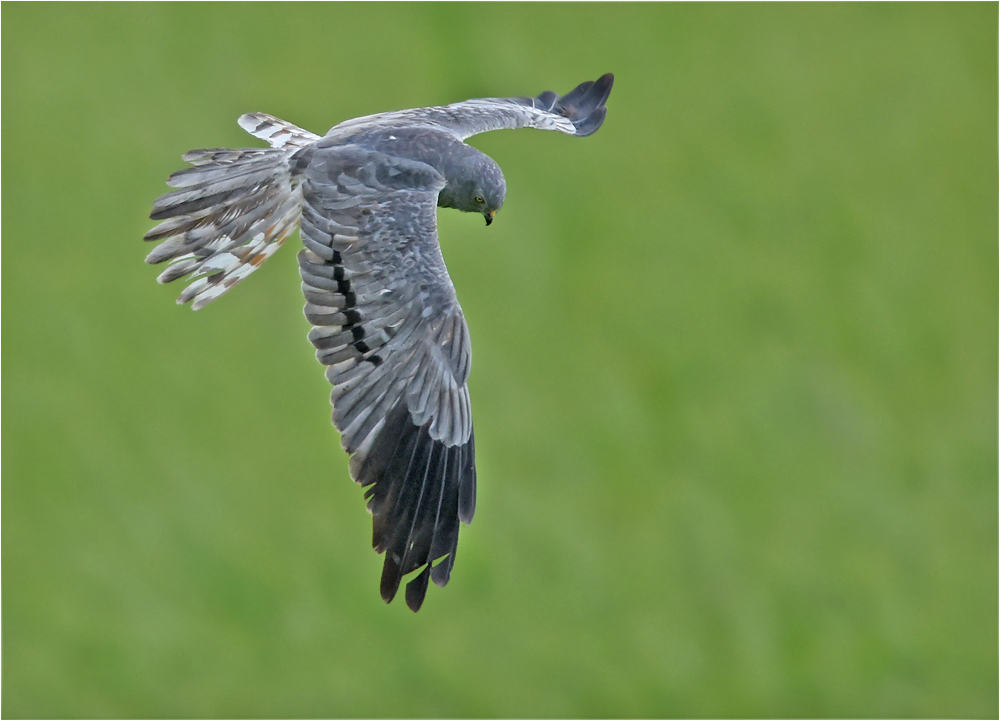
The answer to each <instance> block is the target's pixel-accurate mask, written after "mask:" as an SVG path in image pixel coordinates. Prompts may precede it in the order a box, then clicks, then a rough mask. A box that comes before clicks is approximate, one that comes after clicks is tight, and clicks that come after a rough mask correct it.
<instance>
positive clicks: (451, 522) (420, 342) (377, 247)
mask: <svg viewBox="0 0 1000 721" xmlns="http://www.w3.org/2000/svg"><path fill="white" fill-rule="evenodd" d="M305 153H307V155H304V156H303V157H302V158H301V162H302V163H304V164H307V168H306V170H305V180H304V182H303V201H304V202H303V212H302V220H301V232H302V241H303V244H304V245H305V249H304V250H303V251H302V252H301V253H300V254H299V268H300V272H301V275H302V290H303V292H304V293H305V296H306V301H307V302H306V306H305V314H306V318H307V319H308V320H309V322H310V323H312V325H313V328H312V330H311V331H310V333H309V339H310V340H311V341H312V342H313V344H314V345H315V346H316V349H317V350H316V357H317V359H318V360H319V361H320V363H322V364H323V365H325V366H327V371H326V376H327V378H328V379H329V381H330V382H331V383H332V384H333V392H332V395H331V400H332V403H333V422H334V425H336V427H337V429H338V430H339V431H340V433H341V438H342V444H343V447H344V449H345V450H346V451H347V452H348V453H349V454H350V456H351V459H350V469H351V475H352V476H353V477H354V479H355V480H356V481H357V482H358V483H360V484H361V485H362V486H366V487H369V490H368V492H367V493H366V497H367V498H369V503H368V508H369V510H370V511H371V513H372V515H373V517H374V518H373V539H372V542H373V545H374V547H375V549H376V550H377V551H378V552H379V553H382V552H385V554H386V558H385V563H384V567H383V573H382V584H381V591H382V597H383V599H385V601H386V602H388V601H390V600H392V598H393V596H394V595H395V593H396V591H397V590H398V588H399V584H400V580H401V579H402V577H403V576H404V575H405V574H407V573H409V572H411V571H414V570H416V569H418V568H420V567H421V566H425V568H424V570H423V571H422V572H421V573H420V574H419V575H418V576H416V577H415V578H414V579H413V580H412V581H410V582H409V584H408V585H407V590H406V602H407V605H408V606H410V608H412V609H413V610H417V609H419V608H420V604H421V603H422V602H423V599H424V594H425V593H426V591H427V582H428V580H429V579H433V580H434V582H435V583H436V584H438V585H441V586H443V585H445V583H447V582H448V578H449V576H450V573H451V567H452V565H453V564H454V561H455V549H456V547H457V544H458V529H459V520H461V521H463V522H465V523H468V522H470V521H471V520H472V514H473V512H474V509H475V448H474V441H473V429H472V413H471V409H470V405H469V391H468V387H467V385H466V380H467V378H468V375H469V369H470V365H471V346H470V344H469V332H468V327H467V326H466V323H465V318H464V316H463V315H462V310H461V308H460V306H459V304H458V300H457V299H456V297H455V291H454V287H453V286H452V284H451V280H450V278H449V277H448V273H447V270H446V268H445V265H444V260H443V258H442V257H441V251H440V247H439V246H438V241H437V215H436V208H437V196H438V193H439V192H440V190H441V188H442V187H443V186H444V179H443V178H442V176H441V175H440V174H439V173H438V172H437V171H436V170H435V169H434V168H432V167H431V166H429V165H426V164H424V163H420V162H417V161H412V160H405V159H400V158H392V157H388V156H386V155H384V154H382V153H379V152H376V151H372V150H368V149H364V148H361V147H358V146H351V145H348V146H336V145H333V144H327V146H326V147H324V143H323V142H321V143H318V144H317V145H316V146H314V147H312V148H309V149H308V150H307V151H305ZM435 562H437V563H436V565H435Z"/></svg>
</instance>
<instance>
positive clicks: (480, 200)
mask: <svg viewBox="0 0 1000 721" xmlns="http://www.w3.org/2000/svg"><path fill="white" fill-rule="evenodd" d="M474 200H475V201H476V202H477V203H485V202H486V201H485V200H483V199H482V198H481V197H480V196H478V195H477V196H476V197H475V198H474Z"/></svg>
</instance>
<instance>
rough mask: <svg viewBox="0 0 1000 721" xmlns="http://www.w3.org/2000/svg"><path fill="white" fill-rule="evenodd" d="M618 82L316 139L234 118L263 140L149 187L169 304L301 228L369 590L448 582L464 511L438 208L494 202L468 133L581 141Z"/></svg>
mask: <svg viewBox="0 0 1000 721" xmlns="http://www.w3.org/2000/svg"><path fill="white" fill-rule="evenodd" d="M611 84H612V77H611V76H610V75H605V76H604V77H602V78H600V79H599V80H597V81H596V82H590V83H584V84H582V85H580V86H579V87H577V88H576V89H575V90H574V91H573V92H571V93H569V94H567V95H566V96H564V97H562V98H560V97H559V96H557V95H556V94H555V93H551V92H548V93H543V94H542V95H540V96H538V97H537V98H508V99H495V98H487V99H483V100H470V101H466V102H464V103H456V104H454V105H449V106H443V107H432V108H417V109H413V110H402V111H396V112H391V113H383V114H380V115H374V116H368V117H365V118H356V119H353V120H348V121H346V122H344V123H341V124H340V125H337V126H335V127H334V128H332V129H331V130H330V132H329V133H327V135H326V136H324V137H322V138H320V137H319V136H317V135H314V134H313V133H310V132H308V131H305V130H303V129H301V128H298V127H296V126H294V125H291V124H290V123H286V122H285V121H282V120H279V119H277V118H274V117H272V116H269V115H265V114H261V113H257V114H251V115H244V116H243V117H241V118H240V125H241V126H242V127H243V128H244V129H245V130H247V131H248V132H250V133H251V134H252V135H254V136H256V137H258V138H261V139H263V140H267V141H268V143H270V145H271V146H272V147H271V148H268V149H246V150H227V149H215V150H196V151H191V152H190V153H188V154H186V155H185V156H184V159H185V160H187V161H188V162H190V163H191V164H192V165H194V167H193V168H190V169H187V170H182V171H180V172H178V173H175V174H174V175H172V176H171V178H170V179H169V180H168V183H169V184H170V185H172V186H173V187H175V188H177V190H175V191H174V192H173V193H170V194H168V195H165V196H163V197H161V198H160V199H158V200H157V201H156V203H154V206H153V213H152V214H151V217H152V218H153V219H155V220H162V221H163V222H161V223H160V225H158V226H157V227H156V228H153V229H152V230H151V231H150V232H149V233H147V234H146V239H147V240H162V241H163V242H162V243H161V244H160V245H159V246H157V247H156V248H155V249H154V250H153V251H152V253H150V254H149V256H148V257H147V261H148V262H150V263H159V262H162V261H167V260H169V261H171V264H170V266H169V267H168V268H167V269H166V271H164V272H163V273H162V274H161V275H160V277H159V280H160V281H161V282H169V281H171V280H175V279H176V278H179V277H183V276H185V275H189V274H190V275H191V277H192V278H195V280H194V282H193V283H191V284H190V285H189V286H188V287H187V288H185V289H184V291H183V292H182V294H181V296H180V298H179V300H178V302H181V303H184V302H188V301H190V302H192V305H193V307H194V308H195V309H198V308H201V307H203V306H204V305H206V304H207V303H209V302H211V301H212V300H214V299H215V298H218V297H219V296H220V295H222V294H223V293H225V292H226V291H227V290H228V289H229V288H231V287H232V286H233V285H235V284H236V283H238V282H239V281H240V280H242V279H243V278H245V277H247V276H248V275H249V274H250V273H252V272H253V271H254V270H255V269H256V268H257V267H259V266H260V264H261V263H263V261H264V260H266V259H267V258H268V257H270V255H271V254H273V253H274V251H275V250H277V248H278V247H279V246H280V245H281V244H282V243H283V242H284V240H285V239H286V238H287V237H288V235H290V234H291V232H293V231H294V229H295V228H296V227H297V226H298V227H300V230H301V236H302V242H303V245H304V246H305V247H304V249H303V250H302V251H300V253H299V270H300V274H301V277H302V290H303V293H304V294H305V298H306V306H305V315H306V318H307V319H308V320H309V322H310V323H311V324H312V325H313V328H312V330H311V331H310V332H309V339H310V340H311V341H312V343H313V345H314V346H315V347H316V357H317V359H318V360H319V361H320V363H322V364H323V365H324V366H326V377H327V379H328V380H329V381H330V382H331V384H332V385H333V392H332V395H331V401H332V403H333V423H334V425H335V426H336V427H337V429H338V430H339V431H340V433H341V440H342V445H343V447H344V449H345V450H346V451H347V452H348V453H349V454H350V470H351V475H352V477H353V478H354V479H355V480H356V481H357V482H358V483H359V484H361V485H362V486H365V487H367V488H368V491H367V493H366V498H368V499H369V501H368V509H369V510H370V511H371V513H372V515H373V546H374V547H375V549H376V550H377V551H378V552H379V553H382V552H385V554H386V558H385V563H384V566H383V573H382V584H381V592H382V597H383V599H385V601H386V602H388V601H391V600H392V598H393V597H394V595H395V594H396V591H397V590H398V588H399V584H400V581H401V579H402V577H403V576H404V575H406V574H407V573H410V572H411V571H414V570H417V569H419V568H421V567H422V566H423V567H424V569H423V571H422V572H421V573H420V574H418V575H417V576H416V577H415V578H414V579H413V580H411V581H410V582H409V583H408V584H407V590H406V601H407V605H409V606H410V608H412V609H413V610H414V611H416V610H418V609H419V608H420V605H421V604H422V602H423V599H424V595H425V593H426V590H427V585H428V581H429V580H433V581H434V582H435V583H437V584H438V585H441V586H443V585H445V584H446V583H447V582H448V579H449V577H450V574H451V568H452V566H453V564H454V561H455V551H456V548H457V544H458V529H459V521H462V522H464V523H469V522H471V520H472V516H473V513H474V511H475V499H476V468H475V441H474V435H473V426H472V412H471V407H470V404H469V392H468V386H467V381H468V377H469V371H470V368H471V345H470V342H469V331H468V327H467V325H466V323H465V318H464V316H463V314H462V309H461V307H460V306H459V303H458V299H457V296H456V294H455V288H454V286H453V285H452V283H451V279H450V277H449V276H448V271H447V269H446V267H445V264H444V259H443V258H442V256H441V249H440V246H439V244H438V240H437V213H436V208H437V206H439V205H440V206H442V207H452V208H457V209H459V210H463V211H467V212H480V213H482V214H483V216H484V217H485V219H486V222H487V224H489V223H490V222H491V221H492V219H493V216H494V214H495V213H496V211H497V210H498V209H499V208H500V206H501V205H502V204H503V200H504V194H505V192H506V185H505V182H504V177H503V173H502V172H501V171H500V168H499V166H497V164H496V163H495V162H494V161H493V160H492V159H491V158H489V157H488V156H487V155H485V154H483V153H481V152H480V151H478V150H476V149H475V148H473V147H471V146H469V145H467V144H466V143H465V142H464V140H465V138H467V137H469V136H470V135H474V134H476V133H479V132H485V131H487V130H493V129H499V128H504V127H509V128H516V127H538V128H543V129H552V130H559V131H561V132H565V133H568V134H573V135H589V134H590V133H593V132H594V131H596V130H597V128H598V127H600V125H601V123H602V122H603V120H604V115H605V113H606V108H605V105H604V103H605V101H606V100H607V97H608V94H609V93H610V91H611Z"/></svg>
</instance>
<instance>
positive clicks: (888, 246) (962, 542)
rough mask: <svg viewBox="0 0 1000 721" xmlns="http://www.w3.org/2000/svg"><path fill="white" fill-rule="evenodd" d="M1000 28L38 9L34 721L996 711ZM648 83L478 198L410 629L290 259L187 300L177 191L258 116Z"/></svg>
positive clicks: (7, 504) (521, 136) (24, 550)
mask: <svg viewBox="0 0 1000 721" xmlns="http://www.w3.org/2000/svg"><path fill="white" fill-rule="evenodd" d="M997 21H998V16H997V5H996V4H994V3H989V4H977V5H960V4H948V5H935V4H921V5H905V4H893V5H849V6H845V5H830V4H823V5H807V6H803V5H792V4H781V5H749V6H747V5H739V6H736V5H718V4H708V5H701V4H699V5H653V4H644V5H627V4H613V5H599V4H587V5H569V4H559V5H517V6H513V5H511V6H508V5H500V6H494V5H482V4H476V5H440V6H437V5H430V6H428V5H400V6H396V5H365V6H357V5H344V4H332V5H320V4H309V5H268V4H253V5H238V4H225V5H201V4H198V5H185V4H179V5H169V6H164V5H155V4H153V5H150V4H137V5H115V6H108V5H86V6H79V5H73V6H68V5H66V6H60V5H48V4H46V5H31V4H28V5H23V4H14V5H12V4H5V5H4V6H3V10H2V32H3V43H2V53H3V55H2V60H3V63H2V67H3V86H2V92H3V117H2V122H3V156H2V163H3V165H2V170H3V258H2V259H3V266H2V268H3V285H2V300H3V325H2V336H3V337H2V340H3V344H2V352H3V391H4V393H3V499H2V500H3V510H2V514H3V517H2V520H3V531H2V532H3V579H2V581H3V707H2V713H3V715H4V716H5V717H8V718H11V717H24V716H47V717H76V716H96V717H104V716H127V717H145V716H168V717H169V716H174V717H188V716H195V717H211V716H242V717H257V716H278V717H309V716H312V717H316V716H328V717H329V716H333V717H337V716H348V717H373V716H383V717H385V716H387V717H421V716H431V717H439V716H446V717H449V716H472V717H489V716H506V717H524V716H529V717H565V716H573V717H598V716H616V717H636V716H757V715H764V716H834V717H837V716H841V717H843V716H866V717H885V716H904V717H907V716H915V717H922V716H972V717H980V716H981V717H994V718H995V717H996V715H997V713H998V697H997V694H998V691H997V688H998V668H997V658H998V656H997V636H998V628H997V604H998V598H997V584H998V578H997V568H998V557H997V534H998V528H997V503H998V497H997V437H998V428H997V390H998V389H997V347H998V338H997V327H998V316H997V263H998V257H997V256H998V253H997V248H998V245H997V227H998V217H997V197H998V182H997V165H998V156H997ZM609 71H611V72H614V73H615V74H616V85H615V88H614V91H613V92H612V94H611V98H610V100H609V102H608V107H609V112H608V118H607V121H606V123H605V125H604V127H603V128H601V130H600V131H599V132H598V133H597V134H596V135H594V136H593V137H590V138H586V139H582V140H581V139H576V138H571V137H567V136H564V135H561V134H558V133H542V132H528V131H523V132H516V133H515V132H502V133H493V134H489V135H485V136H480V137H477V138H475V139H474V140H473V143H474V144H475V145H476V146H477V147H479V148H480V149H482V150H484V151H485V152H487V153H489V154H490V155H491V156H492V157H494V158H495V159H496V160H497V161H498V162H499V163H500V165H501V166H502V167H503V169H504V172H505V174H506V177H507V183H508V188H509V192H508V195H507V202H506V205H505V206H504V208H503V210H502V211H501V213H500V214H499V215H498V216H497V222H496V223H494V224H493V226H492V227H490V228H489V229H487V228H485V227H484V225H483V222H482V219H481V218H478V217H472V216H465V215H461V214H459V213H456V212H453V211H441V212H440V226H441V236H442V245H443V247H444V253H445V256H446V258H447V262H448V266H449V268H450V271H451V273H452V276H453V278H454V281H455V285H456V286H457V288H458V292H459V296H460V298H461V301H462V304H463V307H464V309H465V312H466V315H467V317H468V321H469V325H470V327H471V330H472V335H473V339H474V347H475V362H474V366H473V373H472V378H471V392H472V398H473V404H474V408H475V413H476V431H477V434H476V441H477V444H476V445H477V451H478V460H479V478H480V493H479V506H478V514H477V516H476V519H475V522H474V523H473V525H472V526H470V527H468V528H465V529H464V530H463V532H462V540H461V544H460V545H461V548H460V552H459V555H458V562H457V564H456V567H455V573H454V575H453V577H452V582H451V584H450V585H449V586H448V587H447V588H446V589H438V588H436V587H432V588H431V590H430V592H429V594H428V598H427V603H426V604H425V605H424V608H423V610H422V611H421V612H420V613H419V614H418V615H414V614H412V613H411V612H410V611H409V610H408V609H407V608H406V607H405V605H404V604H403V603H402V602H401V599H398V600H397V601H396V602H395V603H393V604H392V605H391V606H388V607H386V606H385V605H384V604H383V603H382V601H381V600H380V598H379V595H378V578H379V575H380V569H381V559H380V558H379V557H377V556H376V555H375V554H374V553H373V552H372V550H371V547H370V532H371V531H370V523H371V522H370V517H369V516H368V514H367V513H366V512H365V509H364V503H363V500H362V491H361V489H359V488H358V487H357V486H355V485H354V484H353V483H352V482H351V481H350V479H349V477H348V474H347V464H346V457H345V455H344V453H343V452H342V451H341V450H340V447H339V440H338V437H337V435H336V432H335V431H334V430H333V428H332V427H331V425H330V423H329V413H330V411H329V405H328V393H329V388H328V386H327V383H326V381H325V380H324V378H323V374H322V372H321V368H320V367H319V366H318V364H317V363H316V361H315V359H314V358H313V353H312V348H311V346H310V344H309V343H308V341H307V340H306V338H305V334H306V331H307V323H306V321H305V319H304V318H303V316H302V312H301V307H302V303H303V301H302V298H301V296H300V290H299V280H298V274H297V269H296V263H295V257H294V256H295V249H294V247H289V248H287V249H285V250H282V251H281V252H280V253H278V255H277V256H275V258H274V259H272V260H271V261H270V262H268V263H267V265H266V267H265V268H263V269H262V270H261V271H260V272H259V273H257V274H255V275H254V276H253V278H252V279H251V280H250V281H249V282H247V283H245V284H242V285H240V286H239V288H237V289H235V290H234V291H233V292H231V293H229V294H228V295H226V296H225V297H224V298H223V299H221V300H219V301H217V302H216V303H214V304H212V305H211V306H210V307H208V308H206V309H205V310H203V311H200V312H198V313H192V312H191V311H190V310H189V309H188V308H187V307H178V306H176V305H175V304H174V299H175V297H176V295H177V294H178V293H179V291H180V287H181V286H180V284H176V283H175V284H174V285H172V286H170V287H160V286H158V285H157V284H156V283H155V282H154V278H155V276H156V274H157V272H158V270H157V269H154V268H151V267H149V266H146V265H145V264H144V263H143V257H144V255H145V253H146V252H148V251H149V249H150V248H149V246H148V245H147V244H143V243H142V242H141V238H142V235H143V233H144V232H145V231H146V230H148V229H149V228H150V227H151V226H152V224H153V223H152V222H151V221H149V220H148V218H147V215H148V212H149V208H150V205H151V203H152V201H153V199H154V198H156V197H157V196H158V195H160V194H161V193H164V192H166V191H167V190H168V189H167V187H166V186H165V185H164V183H163V181H164V180H165V178H166V177H167V175H168V174H169V173H170V172H172V171H174V170H177V169H179V168H180V167H181V166H182V163H181V160H180V155H181V154H182V153H183V152H185V151H186V150H188V149H191V148H197V147H213V146H233V147H240V146H248V145H250V146H258V145H260V143H259V142H258V141H256V140H255V139H253V138H250V137H249V136H247V135H245V134H244V133H243V132H242V131H241V130H240V129H239V127H238V126H237V125H236V118H237V117H238V116H239V115H240V114H241V113H243V112H248V111H254V110H262V111H266V112H270V113H274V114H276V115H278V116H280V117H283V118H286V119H288V120H290V121H292V122H295V123H297V124H300V125H302V126H303V127H306V128H309V129H311V130H313V131H317V132H321V133H322V132H324V131H325V130H326V129H327V128H328V127H330V126H331V125H334V124H335V123H337V122H340V121H341V120H344V119H347V118H351V117H355V116H358V115H364V114H368V113H373V112H378V111H382V110H390V109H397V108H405V107H412V106H421V105H431V104H439V103H447V102H454V101H457V100H462V99H465V98H468V97H481V96H489V95H495V96H504V95H525V94H537V93H538V92H540V91H542V90H545V89H553V90H556V91H558V92H562V93H565V92H567V91H569V90H570V89H571V88H572V87H574V86H575V85H576V84H577V83H579V82H581V81H583V80H587V79H594V78H596V77H597V76H599V75H600V74H602V73H605V72H609ZM296 244H297V241H295V242H294V243H290V245H291V246H294V245H296Z"/></svg>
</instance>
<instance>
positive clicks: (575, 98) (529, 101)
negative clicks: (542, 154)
mask: <svg viewBox="0 0 1000 721" xmlns="http://www.w3.org/2000/svg"><path fill="white" fill-rule="evenodd" d="M614 79H615V78H614V75H612V74H611V73H607V74H606V75H602V76H601V77H600V78H598V79H597V80H588V81H587V82H585V83H581V84H580V85H578V86H577V87H576V88H575V89H574V90H572V91H570V92H569V93H567V94H566V95H563V96H561V97H560V96H559V95H557V94H556V93H554V92H552V91H551V90H548V91H546V92H544V93H542V94H541V95H539V96H537V97H534V98H480V99H478V100H466V101H464V102H461V103H453V104H452V105H441V106H436V107H430V108H414V109H412V110H398V111H395V112H391V113H380V114H378V115H368V116H366V117H363V118H355V119H353V120H348V121H346V122H343V123H341V124H340V125H337V126H336V127H334V128H332V129H331V130H330V132H329V133H328V135H336V136H339V135H341V133H342V132H343V131H348V132H350V131H353V130H356V129H359V128H363V127H364V126H366V125H373V126H374V125H377V126H378V127H382V128H389V127H393V126H399V127H402V126H412V125H422V124H427V125H433V126H434V127H436V128H438V129H442V130H447V131H449V132H451V133H452V134H453V135H454V136H455V137H457V138H459V139H460V140H465V139H466V138H468V137H470V136H473V135H477V134H479V133H485V132H487V131H490V130H500V129H503V128H539V129H541V130H558V131H559V132H562V133H567V134H569V135H580V136H583V135H590V134H591V133H594V132H595V131H596V130H597V129H598V128H599V127H601V124H602V123H603V122H604V116H605V115H606V114H607V111H608V109H607V107H606V106H605V105H604V103H605V102H606V101H607V99H608V95H609V94H610V93H611V86H612V84H613V83H614Z"/></svg>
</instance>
